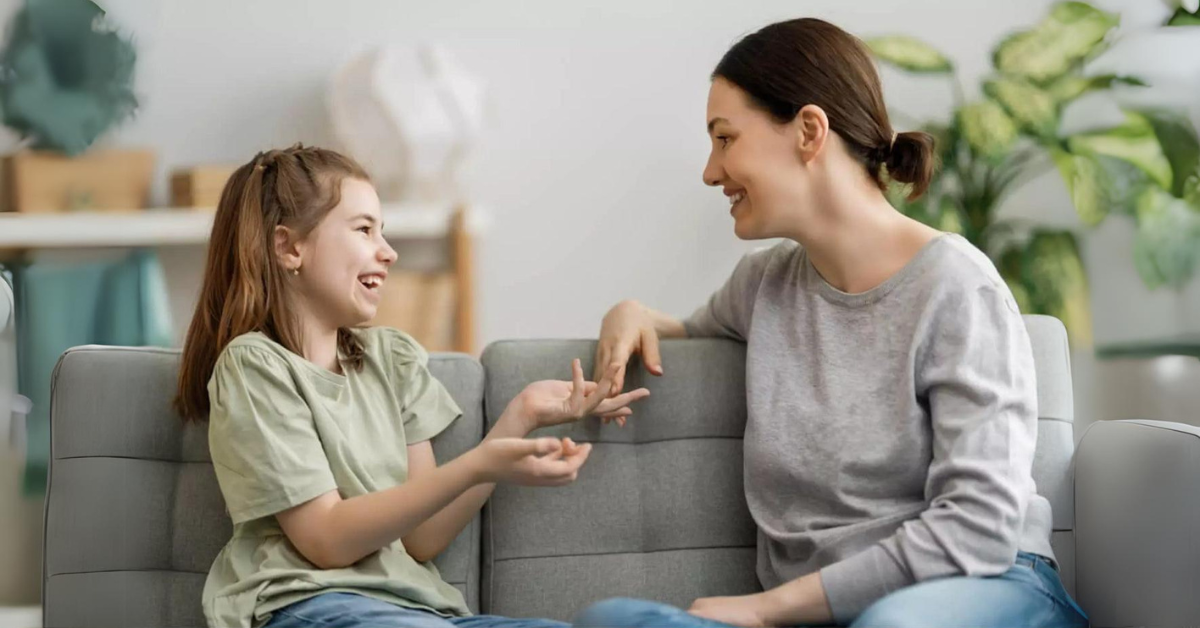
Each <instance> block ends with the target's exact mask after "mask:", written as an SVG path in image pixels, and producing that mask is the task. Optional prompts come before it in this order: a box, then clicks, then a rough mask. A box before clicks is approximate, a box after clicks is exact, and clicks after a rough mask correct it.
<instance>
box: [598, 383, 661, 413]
mask: <svg viewBox="0 0 1200 628" xmlns="http://www.w3.org/2000/svg"><path fill="white" fill-rule="evenodd" d="M649 396H650V391H649V390H647V389H645V388H639V389H637V390H631V391H629V392H627V393H622V394H620V395H617V396H616V397H611V398H609V399H605V400H604V401H603V402H601V403H600V405H598V406H596V409H595V413H596V414H609V413H612V412H614V411H616V410H617V409H619V408H623V407H625V406H627V405H629V404H631V403H633V402H635V401H640V400H642V399H645V398H646V397H649Z"/></svg>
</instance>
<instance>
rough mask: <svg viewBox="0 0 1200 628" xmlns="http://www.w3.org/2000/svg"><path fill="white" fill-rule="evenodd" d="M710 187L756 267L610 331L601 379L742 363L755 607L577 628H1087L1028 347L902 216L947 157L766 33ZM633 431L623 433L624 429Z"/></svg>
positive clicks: (987, 271) (733, 600)
mask: <svg viewBox="0 0 1200 628" xmlns="http://www.w3.org/2000/svg"><path fill="white" fill-rule="evenodd" d="M708 133H709V135H710V139H711V142H712V149H711V150H712V152H711V155H710V157H709V160H708V164H707V166H706V167H705V169H704V182H705V183H706V184H708V185H711V186H714V187H720V188H722V190H723V191H724V193H725V195H726V196H728V197H729V200H730V204H731V208H730V213H731V215H732V217H733V220H734V232H735V233H736V234H737V236H738V237H739V238H742V239H745V240H758V239H765V238H783V242H782V243H780V244H778V245H776V246H774V247H771V248H769V249H766V250H763V251H760V252H757V253H754V254H751V255H748V256H746V257H745V258H744V259H743V260H742V261H741V262H740V263H739V264H738V266H737V268H736V269H734V271H733V275H732V276H731V277H730V278H729V280H728V281H727V282H726V284H725V285H724V286H723V287H722V288H721V289H719V290H718V291H717V292H716V293H715V294H714V295H713V296H712V298H711V299H710V300H709V301H708V303H707V304H706V305H704V306H703V307H701V308H699V309H698V310H697V311H696V312H695V313H694V314H692V316H691V317H689V318H687V319H686V320H683V321H679V320H676V319H673V318H672V317H670V316H668V315H666V314H663V313H661V312H656V311H654V310H652V309H650V308H648V307H645V306H643V305H641V304H640V303H636V302H633V301H626V302H622V303H620V304H618V305H616V306H615V307H614V308H613V309H612V310H611V311H609V313H608V314H607V315H606V316H605V318H604V321H603V324H602V326H601V331H600V343H599V349H598V354H597V361H596V364H597V365H598V368H599V369H604V368H606V367H609V366H611V365H618V366H619V367H620V371H618V374H617V376H616V382H615V383H614V388H613V392H614V393H615V392H617V391H619V390H621V387H622V383H623V379H624V367H625V364H626V363H627V361H628V359H629V357H630V355H631V354H634V353H640V354H641V356H642V359H643V362H644V363H645V365H646V367H647V369H648V370H649V371H650V372H651V373H653V374H656V375H661V374H662V373H663V369H664V365H663V364H662V361H661V359H660V357H659V351H658V340H659V339H660V338H682V337H704V336H720V337H727V338H733V339H736V340H739V341H743V342H746V343H747V357H746V386H747V393H746V394H747V408H748V423H747V426H746V433H745V445H744V446H745V490H746V500H747V503H748V504H749V507H750V511H751V514H752V515H753V517H754V520H755V522H756V523H757V525H758V529H759V542H758V545H759V552H758V574H759V579H760V580H761V583H762V585H763V587H764V589H765V591H764V592H763V593H761V594H756V595H749V596H741V597H724V598H707V599H701V600H697V601H696V602H695V603H694V604H693V605H692V607H691V609H690V611H688V613H684V612H683V611H682V610H679V609H674V608H671V607H667V606H663V605H658V604H654V603H651V602H640V601H636V600H610V601H607V602H602V603H600V604H598V605H596V606H593V607H592V608H590V609H588V610H586V611H584V613H583V614H582V615H580V617H579V618H578V619H577V622H576V623H577V625H590V626H631V625H640V626H656V627H662V626H699V625H712V624H713V622H720V623H724V624H734V625H743V626H756V625H774V626H784V625H800V624H807V625H813V624H816V625H820V624H827V623H830V622H834V623H837V624H839V625H852V626H892V627H895V626H972V627H983V626H1006V627H1012V626H1027V627H1034V626H1084V625H1086V623H1087V618H1086V617H1085V616H1084V615H1083V613H1082V611H1080V609H1079V608H1078V606H1076V605H1075V603H1074V602H1073V601H1072V600H1071V599H1070V597H1069V596H1068V595H1067V593H1066V592H1065V590H1064V589H1063V587H1062V584H1061V583H1060V581H1059V578H1058V573H1057V571H1056V567H1055V562H1054V555H1053V551H1052V550H1051V547H1050V541H1049V539H1050V528H1051V516H1050V504H1049V502H1048V501H1047V500H1046V499H1045V498H1043V497H1041V496H1039V495H1038V494H1037V492H1036V488H1035V486H1034V482H1033V478H1032V473H1031V468H1032V464H1033V453H1034V446H1035V444H1036V440H1037V391H1036V383H1035V375H1034V365H1033V357H1032V352H1031V349H1030V344H1029V338H1028V336H1027V334H1026V331H1025V327H1024V325H1023V323H1022V319H1021V316H1020V313H1019V312H1018V310H1017V306H1016V304H1015V302H1014V300H1013V298H1012V295H1011V293H1010V292H1009V290H1008V289H1007V287H1006V286H1005V284H1004V282H1003V281H1002V280H1001V279H1000V277H999V275H998V273H997V272H996V269H995V268H994V266H993V265H992V264H991V262H990V261H989V260H988V259H987V257H985V256H984V255H983V254H982V253H980V252H979V251H978V250H976V249H975V248H973V247H972V246H971V245H970V244H968V243H967V242H966V241H965V240H963V239H962V238H960V237H959V236H957V235H953V234H945V233H941V232H938V231H936V230H934V229H931V228H929V227H927V226H925V225H922V224H920V223H918V222H916V221H914V220H912V219H910V218H907V217H905V216H903V215H901V214H900V213H899V212H897V211H896V210H895V209H894V208H892V207H891V205H889V204H888V202H887V200H886V198H885V196H884V190H885V189H886V187H887V185H888V181H889V179H890V180H892V181H896V182H899V183H903V184H909V185H910V187H911V196H912V197H914V198H915V197H917V196H919V195H920V194H921V193H922V192H924V191H925V189H926V187H927V186H928V185H929V180H930V177H931V175H932V172H933V169H934V163H933V160H934V151H933V139H932V138H931V137H930V136H929V135H927V134H925V133H900V134H895V133H894V132H893V131H892V127H891V125H890V124H889V122H888V117H887V112H886V109H885V107H884V102H883V97H882V94H881V89H880V84H879V78H878V76H877V74H876V72H875V69H874V66H873V64H872V62H871V58H870V55H869V54H868V52H867V50H866V48H865V46H864V45H863V44H862V42H860V41H858V40H857V39H856V38H854V37H853V36H851V35H849V34H847V33H846V32H844V31H842V30H841V29H839V28H837V27H836V26H833V25H831V24H828V23H826V22H823V21H821V20H816V19H798V20H791V21H787V22H781V23H778V24H772V25H770V26H767V27H766V28H763V29H762V30H760V31H758V32H756V33H753V34H751V35H749V36H747V37H745V38H744V39H742V40H741V41H740V42H738V43H737V44H736V45H734V46H733V47H732V48H731V49H730V50H729V52H727V53H726V54H725V56H724V57H723V58H722V59H721V61H720V63H719V64H718V65H717V68H716V70H715V71H714V72H713V81H712V87H711V90H710V92H709V99H708ZM611 418H612V419H615V420H617V421H618V422H622V423H623V421H624V418H623V417H618V416H615V415H614V416H612V417H611Z"/></svg>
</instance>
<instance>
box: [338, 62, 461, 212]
mask: <svg viewBox="0 0 1200 628" xmlns="http://www.w3.org/2000/svg"><path fill="white" fill-rule="evenodd" d="M483 107H484V87H483V84H482V82H481V81H479V80H478V79H476V78H475V77H473V76H471V75H470V74H469V73H468V72H466V71H465V70H464V69H463V68H462V67H461V66H460V65H459V64H458V63H457V62H456V61H455V60H454V59H453V58H452V57H451V55H450V54H449V52H448V51H447V50H446V49H445V48H443V47H440V46H423V47H419V48H415V49H414V48H411V47H405V46H387V47H381V48H377V49H373V50H369V51H367V52H364V53H362V54H360V55H358V56H356V57H354V58H353V59H351V60H350V61H349V62H348V63H346V64H345V65H344V66H342V67H341V69H339V70H338V71H337V73H336V74H335V75H334V77H333V80H332V84H331V89H330V99H329V108H330V114H331V117H332V119H333V127H334V132H335V134H336V135H337V137H338V140H339V141H340V143H341V144H342V147H343V149H345V150H346V151H347V152H348V153H349V154H350V155H352V156H353V157H354V158H355V159H357V160H358V161H359V162H360V163H361V164H362V165H363V167H364V168H366V169H367V171H368V172H369V173H370V174H371V177H372V178H373V179H374V180H375V183H376V186H377V188H378V189H379V192H380V195H381V196H382V197H383V199H384V200H385V201H391V202H396V201H417V202H430V201H439V200H441V201H444V200H458V199H459V198H461V196H462V190H461V182H460V181H459V170H460V167H461V165H462V163H463V162H464V161H465V160H466V158H467V156H468V155H469V153H470V150H471V149H472V148H473V147H474V146H475V144H476V142H477V140H478V137H479V134H480V131H481V129H482V127H483Z"/></svg>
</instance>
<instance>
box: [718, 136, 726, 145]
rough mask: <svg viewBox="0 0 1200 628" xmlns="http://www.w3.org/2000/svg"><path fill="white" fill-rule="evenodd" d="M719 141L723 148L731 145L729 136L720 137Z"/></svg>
mask: <svg viewBox="0 0 1200 628" xmlns="http://www.w3.org/2000/svg"><path fill="white" fill-rule="evenodd" d="M717 141H718V142H720V143H721V146H728V145H729V136H728V135H718V136H717Z"/></svg>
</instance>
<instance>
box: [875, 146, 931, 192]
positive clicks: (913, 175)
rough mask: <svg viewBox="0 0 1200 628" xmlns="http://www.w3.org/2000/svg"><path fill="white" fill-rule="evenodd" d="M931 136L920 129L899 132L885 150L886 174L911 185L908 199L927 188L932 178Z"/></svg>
mask: <svg viewBox="0 0 1200 628" xmlns="http://www.w3.org/2000/svg"><path fill="white" fill-rule="evenodd" d="M934 144H935V143H934V139H933V136H932V135H930V134H928V133H924V132H921V131H910V132H907V133H900V134H898V135H897V136H896V139H895V140H894V141H893V142H892V145H891V147H890V149H885V150H887V153H888V156H887V160H886V161H884V163H885V164H886V165H887V169H888V176H890V177H891V178H892V179H893V180H895V181H899V182H901V183H908V184H911V185H912V192H911V193H909V195H908V198H909V200H913V199H915V198H917V197H919V196H921V195H922V194H924V193H925V190H927V189H929V182H930V180H931V179H933V171H934V166H935V165H936V164H935V163H934V162H935V157H934Z"/></svg>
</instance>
